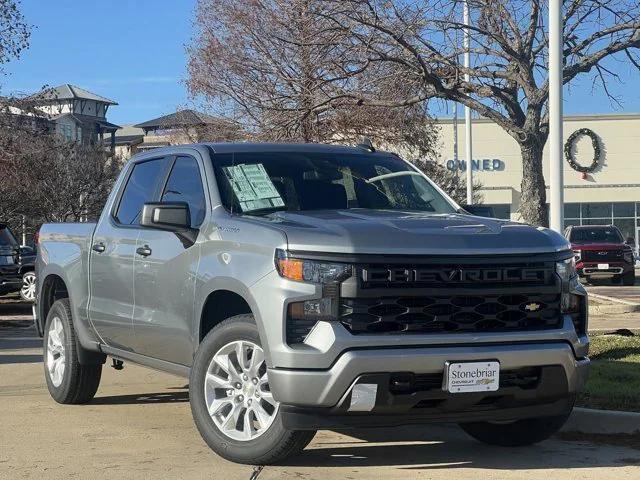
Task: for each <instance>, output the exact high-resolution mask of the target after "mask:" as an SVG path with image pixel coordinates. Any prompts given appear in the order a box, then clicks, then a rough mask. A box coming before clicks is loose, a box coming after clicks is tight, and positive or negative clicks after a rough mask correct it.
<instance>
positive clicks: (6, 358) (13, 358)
mask: <svg viewBox="0 0 640 480" xmlns="http://www.w3.org/2000/svg"><path fill="white" fill-rule="evenodd" d="M1 345H2V342H1V341H0V349H1V348H2V347H1ZM11 363H42V355H23V354H16V355H2V354H0V365H7V364H11Z"/></svg>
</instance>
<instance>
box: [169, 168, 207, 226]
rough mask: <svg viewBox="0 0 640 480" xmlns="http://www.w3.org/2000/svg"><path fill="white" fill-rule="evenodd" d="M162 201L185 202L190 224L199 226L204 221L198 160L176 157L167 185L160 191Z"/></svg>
mask: <svg viewBox="0 0 640 480" xmlns="http://www.w3.org/2000/svg"><path fill="white" fill-rule="evenodd" d="M162 201H163V202H187V203H188V204H189V212H190V213H191V226H192V227H194V228H195V227H199V226H200V224H201V223H202V222H203V221H204V215H205V209H206V207H205V201H204V190H203V189H202V178H201V177H200V169H199V168H198V162H196V160H195V159H194V158H192V157H178V158H176V162H175V163H174V164H173V168H172V169H171V174H170V175H169V179H168V180H167V185H166V186H165V187H164V191H163V192H162Z"/></svg>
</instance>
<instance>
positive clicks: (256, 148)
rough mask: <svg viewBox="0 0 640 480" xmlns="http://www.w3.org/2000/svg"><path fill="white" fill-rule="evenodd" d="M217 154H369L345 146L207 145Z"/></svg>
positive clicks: (232, 143) (292, 144)
mask: <svg viewBox="0 0 640 480" xmlns="http://www.w3.org/2000/svg"><path fill="white" fill-rule="evenodd" d="M204 145H206V146H208V147H210V148H211V149H212V150H213V151H214V152H215V153H232V152H235V153H251V152H318V153H322V152H324V153H356V152H358V153H362V152H368V150H367V149H365V148H363V147H350V146H345V145H329V144H323V143H266V142H265V143H252V142H222V143H205V144H204Z"/></svg>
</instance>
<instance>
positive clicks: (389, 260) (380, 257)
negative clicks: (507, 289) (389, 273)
mask: <svg viewBox="0 0 640 480" xmlns="http://www.w3.org/2000/svg"><path fill="white" fill-rule="evenodd" d="M287 255H288V256H289V257H290V258H301V259H308V260H322V261H328V262H342V263H356V264H361V263H365V264H366V263H379V264H395V263H397V264H409V265H433V264H442V263H453V264H457V263H461V262H464V263H467V264H478V265H486V264H492V265H496V264H500V263H520V262H521V263H537V262H554V261H555V262H557V261H560V260H566V259H567V258H572V257H573V251H572V250H562V251H560V252H548V253H531V254H519V253H518V254H500V253H495V254H485V255H478V254H469V255H387V254H368V253H362V254H361V253H356V254H354V253H326V252H311V251H306V250H287Z"/></svg>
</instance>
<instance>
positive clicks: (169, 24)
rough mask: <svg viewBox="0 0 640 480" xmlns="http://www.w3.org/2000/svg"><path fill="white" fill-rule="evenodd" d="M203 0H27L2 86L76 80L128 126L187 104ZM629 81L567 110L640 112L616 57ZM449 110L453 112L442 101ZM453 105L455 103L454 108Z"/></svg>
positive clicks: (634, 80) (635, 80)
mask: <svg viewBox="0 0 640 480" xmlns="http://www.w3.org/2000/svg"><path fill="white" fill-rule="evenodd" d="M194 5H195V0H155V1H154V0H118V1H114V0H112V1H110V2H93V1H86V0H83V1H81V0H56V1H42V0H23V1H22V10H23V13H24V15H25V17H26V19H27V21H28V22H29V23H30V24H32V25H34V27H35V28H34V29H33V32H32V36H31V47H30V49H29V50H27V51H26V52H25V53H24V54H23V56H22V58H21V59H20V60H18V61H14V62H12V63H10V64H9V65H7V66H6V68H5V69H6V71H7V72H8V73H9V75H8V76H6V77H4V78H0V91H2V93H5V94H6V93H14V92H21V93H30V92H33V91H36V90H38V89H39V88H40V87H42V86H43V85H50V86H55V85H59V84H61V83H71V84H74V85H78V86H80V87H83V88H86V89H87V90H90V91H92V92H95V93H97V94H100V95H103V96H105V97H108V98H111V99H112V100H115V101H117V102H118V103H119V105H118V106H114V107H111V109H110V110H109V114H108V118H109V120H110V121H112V122H114V123H116V124H119V125H125V124H130V123H137V122H142V121H145V120H149V119H151V118H154V117H157V116H160V115H164V114H166V113H171V112H173V111H175V109H176V107H178V106H180V105H184V104H186V103H187V101H188V98H187V92H186V88H185V86H184V79H185V77H186V54H185V45H186V44H187V43H188V42H189V39H190V37H191V33H192V26H191V22H192V17H193V10H194ZM613 67H614V68H615V69H616V71H617V72H618V73H619V74H620V75H621V78H622V79H623V81H624V84H622V85H620V84H616V83H612V84H611V85H610V90H611V91H612V93H614V95H617V96H620V97H621V99H622V102H623V106H622V108H620V107H618V106H615V105H611V104H610V102H609V100H608V99H607V98H606V97H605V96H604V94H603V93H602V92H601V91H597V93H595V94H594V93H593V92H592V89H591V80H590V79H583V80H581V81H580V82H578V83H576V84H575V85H573V86H572V87H571V88H570V89H566V88H565V113H566V114H573V113H610V112H620V111H621V112H634V113H636V112H640V74H639V73H638V72H637V71H635V72H634V71H633V70H632V69H631V68H630V67H629V66H628V65H627V64H613ZM437 110H439V111H440V112H441V115H442V116H449V115H450V113H448V114H447V112H446V111H445V110H443V109H440V108H438V109H437ZM449 112H451V110H450V109H449Z"/></svg>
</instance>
